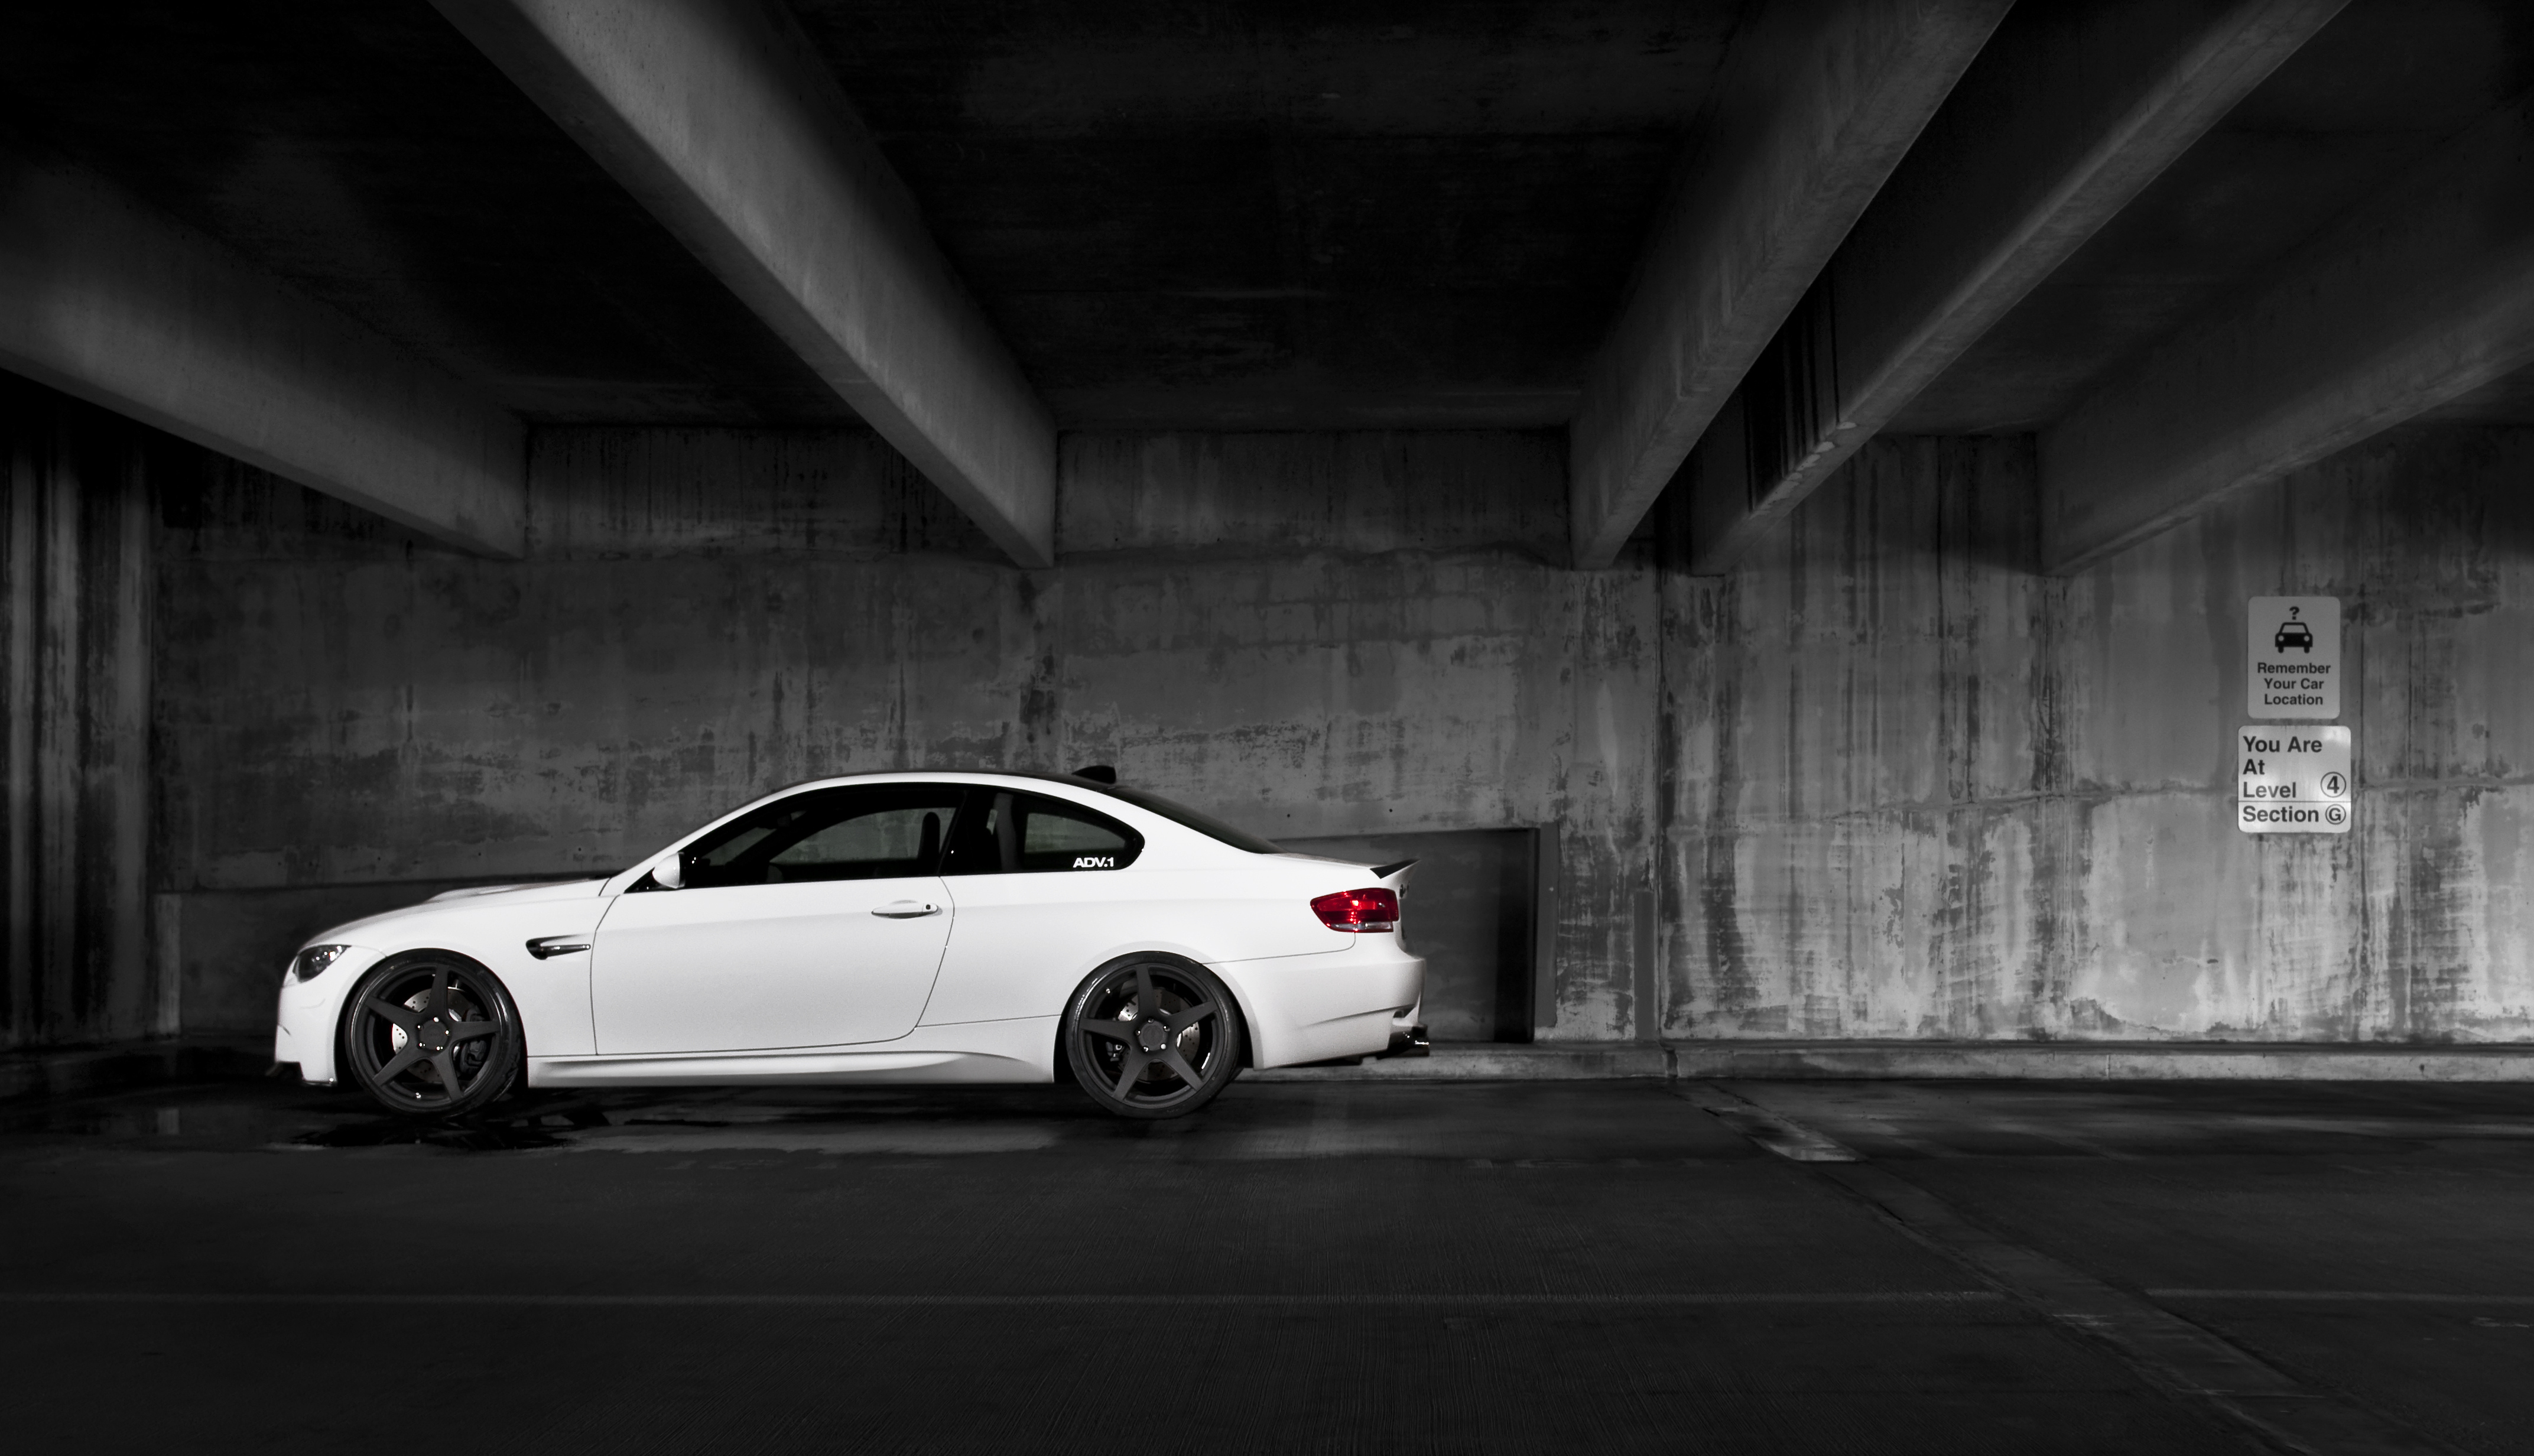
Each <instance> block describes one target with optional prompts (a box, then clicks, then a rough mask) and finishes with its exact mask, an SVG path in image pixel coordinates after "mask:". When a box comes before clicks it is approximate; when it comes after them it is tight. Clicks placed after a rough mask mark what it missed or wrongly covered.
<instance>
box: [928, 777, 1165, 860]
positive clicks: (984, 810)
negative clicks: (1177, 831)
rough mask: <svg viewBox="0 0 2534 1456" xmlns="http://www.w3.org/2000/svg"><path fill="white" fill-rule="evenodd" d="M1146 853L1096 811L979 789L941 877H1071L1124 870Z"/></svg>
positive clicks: (1136, 838)
mask: <svg viewBox="0 0 2534 1456" xmlns="http://www.w3.org/2000/svg"><path fill="white" fill-rule="evenodd" d="M1143 852H1144V839H1143V836H1142V835H1140V834H1137V833H1136V832H1135V831H1134V830H1132V829H1129V828H1127V827H1126V826H1125V825H1124V824H1121V823H1119V822H1117V821H1116V819H1111V818H1109V817H1108V816H1107V815H1105V814H1101V813H1100V812H1098V811H1097V810H1092V809H1086V808H1084V807H1082V806H1081V805H1079V804H1068V803H1065V802H1064V801H1062V800H1059V799H1047V798H1042V797H1040V796H1039V795H1036V794H1011V793H1004V792H1001V791H998V790H993V789H988V790H983V791H980V792H979V793H978V794H977V795H976V797H975V798H974V799H972V800H970V801H969V806H968V819H967V820H966V821H965V823H964V825H963V826H962V833H961V835H960V837H959V838H958V839H957V840H955V841H954V842H953V843H952V845H951V849H950V854H949V856H948V858H947V859H946V860H945V861H944V863H943V865H942V869H941V873H942V874H944V875H996V874H1002V875H1014V874H1048V873H1057V874H1069V873H1071V872H1073V871H1077V870H1082V871H1091V870H1123V869H1125V868H1126V867H1127V866H1128V865H1131V864H1133V863H1135V856H1137V855H1139V854H1142V853H1143Z"/></svg>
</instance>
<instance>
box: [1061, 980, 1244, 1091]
mask: <svg viewBox="0 0 2534 1456" xmlns="http://www.w3.org/2000/svg"><path fill="white" fill-rule="evenodd" d="M1240 1036H1241V1027H1240V1008H1239V1007H1238V1006H1237V1004H1235V1003H1234V1001H1233V1000H1232V993H1231V992H1230V991H1227V990H1225V989H1224V985H1223V983H1222V982H1221V981H1218V980H1216V979H1215V977H1214V973H1213V972H1211V971H1209V970H1207V969H1205V968H1204V967H1203V966H1200V965H1197V964H1195V963H1193V962H1190V961H1183V960H1178V959H1175V958H1168V959H1166V958H1164V957H1161V956H1150V955H1146V956H1130V957H1128V958H1126V959H1124V960H1118V961H1113V962H1111V963H1110V964H1108V965H1106V966H1103V967H1101V968H1100V969H1099V970H1098V971H1095V972H1093V973H1092V976H1091V979H1090V980H1088V981H1085V982H1084V983H1083V984H1082V989H1081V990H1080V991H1077V992H1075V993H1074V994H1073V1001H1072V1003H1071V1004H1070V1005H1069V1006H1067V1007H1066V1009H1065V1013H1064V1051H1065V1059H1066V1061H1067V1062H1070V1063H1071V1064H1072V1067H1073V1079H1074V1080H1075V1081H1077V1082H1079V1083H1081V1084H1082V1090H1083V1091H1085V1092H1087V1093H1089V1094H1091V1100H1092V1101H1094V1102H1096V1103H1099V1104H1100V1105H1101V1106H1102V1107H1104V1108H1107V1109H1108V1110H1109V1111H1111V1112H1113V1113H1116V1114H1117V1115H1118V1116H1120V1117H1126V1118H1176V1117H1180V1116H1182V1115H1184V1114H1187V1113H1192V1112H1195V1111H1196V1110H1197V1109H1198V1108H1201V1107H1203V1106H1205V1105H1206V1104H1207V1103H1209V1102H1211V1101H1213V1100H1214V1095H1215V1094H1216V1093H1218V1092H1221V1091H1222V1090H1223V1089H1224V1088H1225V1087H1226V1086H1228V1085H1230V1083H1231V1081H1232V1079H1233V1078H1234V1077H1236V1076H1237V1075H1239V1073H1240Z"/></svg>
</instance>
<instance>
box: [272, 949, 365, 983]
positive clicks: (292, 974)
mask: <svg viewBox="0 0 2534 1456" xmlns="http://www.w3.org/2000/svg"><path fill="white" fill-rule="evenodd" d="M351 948H352V947H351V946H349V945H311V946H309V947H308V948H307V949H305V950H302V951H300V952H299V953H298V954H297V955H294V956H292V957H290V969H289V970H288V971H287V972H285V973H283V975H282V978H281V979H282V982H283V984H285V985H289V984H293V983H296V982H301V981H314V980H316V979H317V978H318V977H319V976H322V975H324V974H325V973H326V968H327V967H328V966H331V965H332V964H333V963H334V962H335V961H336V960H337V959H339V958H340V957H341V956H342V954H343V952H344V951H346V950H349V949H351Z"/></svg>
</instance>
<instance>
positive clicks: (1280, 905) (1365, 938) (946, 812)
mask: <svg viewBox="0 0 2534 1456" xmlns="http://www.w3.org/2000/svg"><path fill="white" fill-rule="evenodd" d="M1113 778H1114V775H1111V774H1109V773H1108V771H1107V770H1105V769H1097V768H1095V769H1084V770H1081V771H1080V772H1079V773H1077V774H1075V775H1071V776H1057V775H1054V774H1046V775H1040V774H1015V773H875V774H860V775H856V776H854V777H851V778H835V779H822V780H818V781H816V782H813V783H806V784H799V785H796V786H794V787H792V788H788V789H784V790H782V791H780V792H778V793H774V794H770V795H768V796H766V797H765V798H762V799H759V800H757V801H755V802H754V803H753V804H748V805H744V806H742V807H741V808H739V809H737V810H734V811H733V812H731V813H730V814H727V815H725V816H723V817H722V818H720V819H715V820H713V821H712V822H711V823H708V824H706V825H704V826H703V827H702V828H699V829H697V830H695V831H694V833H692V834H689V835H687V836H686V837H685V838H683V839H680V840H679V841H677V842H676V843H675V844H672V845H669V846H668V847H667V848H665V849H662V850H661V851H660V852H659V853H657V854H655V855H653V856H651V857H650V858H649V859H647V860H644V861H643V862H642V863H640V864H638V865H635V866H634V868H632V869H630V870H627V871H624V872H623V873H621V874H617V875H612V876H609V877H607V878H606V879H604V880H578V881H573V882H569V883H560V884H556V883H546V884H523V885H509V886H497V887H494V888H488V889H464V890H453V891H452V892H450V893H448V894H444V895H439V896H436V897H434V898H433V899H431V900H428V901H426V902H424V903H422V904H419V905H415V906H412V907H410V908H408V909H403V910H396V911H392V912H390V913H388V914H385V915H375V916H372V917H370V918H369V919H367V920H356V921H353V922H352V923H350V924H349V925H342V926H337V927H335V928H334V929H332V930H330V931H328V932H326V933H325V934H323V935H320V936H318V937H316V938H315V939H313V940H310V941H309V942H308V943H307V945H305V946H304V947H302V948H301V949H300V951H299V953H298V954H297V955H296V956H294V957H292V959H291V962H290V965H289V968H288V970H287V971H286V972H285V973H284V975H283V977H282V985H281V1003H280V1011H279V1015H278V1018H277V1020H278V1024H277V1026H276V1028H275V1030H274V1033H273V1058H274V1060H275V1061H276V1062H290V1063H295V1064H296V1065H297V1066H298V1068H299V1071H300V1075H301V1076H302V1077H303V1078H305V1079H306V1080H308V1081H310V1082H312V1083H317V1084H320V1085H327V1086H331V1085H334V1084H335V1083H337V1082H340V1081H344V1080H349V1081H351V1082H355V1083H357V1084H359V1085H360V1086H361V1087H362V1088H363V1089H364V1090H365V1091H367V1092H368V1093H369V1094H370V1095H371V1096H373V1097H375V1098H377V1099H378V1100H379V1101H380V1102H382V1103H384V1104H386V1105H387V1106H388V1107H390V1108H392V1109H395V1110H396V1111H398V1112H406V1113H416V1114H426V1115H443V1116H445V1115H453V1114H464V1113H468V1112H472V1111H474V1110H476V1109H478V1108H481V1107H483V1106H484V1105H485V1104H487V1103H489V1102H491V1101H493V1100H494V1099H495V1098H497V1097H500V1096H502V1095H503V1094H504V1093H505V1092H506V1091H508V1090H509V1089H510V1088H511V1087H512V1086H513V1084H514V1083H515V1082H516V1081H517V1080H519V1079H520V1078H521V1077H522V1076H524V1078H525V1080H526V1082H527V1085H529V1086H531V1087H587V1086H621V1085H664V1084H682V1083H684V1084H696V1083H740V1082H1047V1081H1052V1080H1054V1079H1055V1078H1056V1075H1057V1073H1058V1070H1059V1068H1062V1069H1063V1070H1065V1071H1068V1072H1070V1074H1071V1075H1072V1077H1073V1079H1074V1080H1075V1081H1076V1082H1077V1083H1078V1084H1080V1086H1081V1087H1082V1089H1083V1090H1084V1091H1085V1092H1087V1093H1089V1094H1090V1096H1091V1097H1092V1099H1093V1100H1094V1101H1096V1102H1098V1103H1099V1104H1101V1105H1102V1106H1103V1107H1106V1108H1108V1109H1109V1110H1110V1111H1112V1112H1115V1113H1118V1114H1121V1115H1123V1116H1126V1117H1132V1118H1168V1117H1176V1116H1178V1115H1179V1114H1182V1113H1187V1112H1192V1111H1194V1110H1195V1109H1197V1108H1199V1107H1201V1106H1203V1105H1204V1104H1205V1103H1206V1102H1208V1101H1209V1100H1211V1099H1212V1098H1213V1097H1214V1096H1215V1094H1216V1093H1218V1092H1220V1091H1222V1090H1223V1088H1224V1086H1225V1084H1227V1083H1229V1082H1230V1081H1231V1080H1232V1079H1233V1077H1234V1076H1236V1075H1237V1074H1238V1072H1239V1069H1240V1068H1241V1067H1242V1066H1243V1065H1254V1066H1284V1065H1290V1064H1292V1063H1295V1062H1320V1061H1326V1060H1330V1059H1334V1058H1341V1057H1351V1056H1363V1055H1367V1054H1373V1053H1380V1052H1383V1051H1386V1050H1389V1049H1390V1048H1391V1047H1392V1046H1393V1045H1394V1041H1395V1039H1400V1038H1406V1037H1408V1036H1410V1035H1412V1034H1413V1033H1412V1028H1413V1026H1414V1022H1415V1019H1416V1014H1417V1008H1418V1000H1419V997H1420V995H1421V993H1422V988H1423V982H1424V974H1425V963H1424V962H1423V961H1421V960H1419V959H1418V958H1417V957H1416V956H1414V955H1410V954H1408V953H1407V952H1406V951H1405V950H1404V949H1403V948H1402V947H1401V945H1400V943H1399V937H1398V936H1397V935H1396V934H1394V933H1395V932H1396V931H1397V930H1398V928H1399V915H1400V911H1399V894H1400V890H1401V888H1402V886H1403V885H1404V884H1405V882H1406V880H1407V877H1408V873H1409V868H1410V867H1409V865H1407V864H1399V865H1386V866H1379V867H1365V866H1359V865H1353V864H1347V863H1343V862H1340V861H1336V860H1326V859H1316V858H1312V857H1310V856H1307V855H1299V854H1288V853H1285V852H1283V851H1281V850H1279V849H1278V848H1277V847H1276V846H1275V845H1273V844H1271V843H1269V842H1268V841H1266V840H1264V839H1260V838H1258V837H1257V836H1255V835H1252V834H1248V833H1244V832H1243V831H1241V830H1239V829H1236V828H1233V827H1232V826H1230V825H1228V824H1224V823H1219V822H1217V821H1216V820H1214V819H1209V818H1207V817H1206V816H1204V815H1201V814H1198V813H1196V812H1194V811H1193V810H1189V809H1185V808H1182V807H1181V806H1179V805H1176V804H1174V803H1172V802H1171V801H1169V800H1167V799H1163V798H1161V797H1159V796H1157V795H1154V794H1149V793H1145V792H1142V791H1140V790H1137V789H1133V788H1127V787H1121V786H1119V785H1117V784H1116V783H1115V782H1113V781H1111V780H1112V779H1113Z"/></svg>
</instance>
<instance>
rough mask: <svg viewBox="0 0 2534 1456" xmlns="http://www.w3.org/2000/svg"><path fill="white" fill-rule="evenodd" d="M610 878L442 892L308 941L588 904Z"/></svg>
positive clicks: (349, 922)
mask: <svg viewBox="0 0 2534 1456" xmlns="http://www.w3.org/2000/svg"><path fill="white" fill-rule="evenodd" d="M608 879H609V877H607V876H604V875H601V876H597V877H595V878H593V879H589V880H540V881H537V882H534V883H529V884H480V885H471V886H469V887H467V888H465V889H452V890H443V891H442V892H440V893H439V894H436V895H433V896H432V897H431V898H429V899H427V900H423V901H420V902H419V903H416V904H411V905H406V906H403V907H401V908H399V909H394V910H383V911H381V912H379V913H378V914H376V915H364V916H362V917H361V918H360V919H358V920H347V921H345V922H343V923H342V924H341V925H338V926H333V927H331V928H329V929H327V930H325V931H322V932H320V933H319V934H317V935H314V936H311V937H309V938H308V943H309V944H312V945H322V944H328V943H331V942H334V941H340V940H359V938H360V936H359V933H360V932H361V931H363V930H366V929H368V928H370V927H372V926H377V925H385V924H387V923H389V922H390V921H397V920H409V919H412V918H413V917H415V916H417V915H430V914H434V913H437V912H446V911H450V910H456V909H472V908H474V907H475V906H478V905H531V904H536V903H538V902H540V901H545V900H585V899H589V898H591V897H592V896H595V895H596V894H597V893H598V892H599V890H601V889H602V888H604V887H605V886H606V884H607V880H608Z"/></svg>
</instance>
